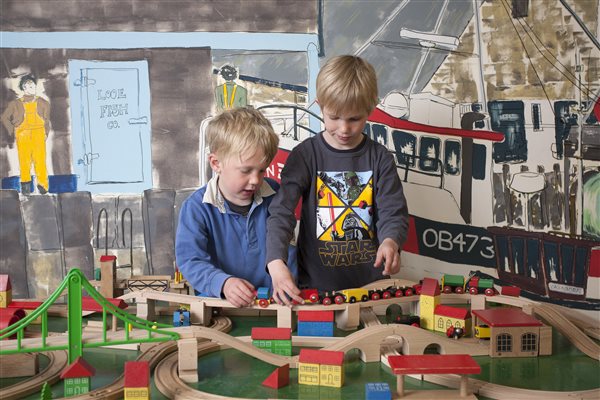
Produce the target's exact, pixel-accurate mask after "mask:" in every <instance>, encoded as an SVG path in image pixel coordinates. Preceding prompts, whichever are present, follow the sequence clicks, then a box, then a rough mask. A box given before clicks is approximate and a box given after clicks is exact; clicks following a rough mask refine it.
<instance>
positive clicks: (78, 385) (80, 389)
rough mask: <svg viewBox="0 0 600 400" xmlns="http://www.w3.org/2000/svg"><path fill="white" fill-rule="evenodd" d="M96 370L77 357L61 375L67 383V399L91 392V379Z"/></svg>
mask: <svg viewBox="0 0 600 400" xmlns="http://www.w3.org/2000/svg"><path fill="white" fill-rule="evenodd" d="M95 373H96V370H95V369H94V367H92V366H91V365H90V364H88V363H87V361H85V360H84V359H83V357H77V358H76V359H75V361H73V363H72V364H71V365H69V366H68V367H67V368H65V370H64V371H63V372H62V373H61V374H60V377H61V379H64V382H65V397H72V396H77V395H80V394H84V393H87V392H89V391H90V377H92V376H94V374H95Z"/></svg>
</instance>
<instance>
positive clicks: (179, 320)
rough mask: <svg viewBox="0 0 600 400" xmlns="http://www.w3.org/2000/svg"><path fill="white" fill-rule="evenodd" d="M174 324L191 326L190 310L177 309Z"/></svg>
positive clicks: (174, 314)
mask: <svg viewBox="0 0 600 400" xmlns="http://www.w3.org/2000/svg"><path fill="white" fill-rule="evenodd" d="M173 326H175V327H177V326H190V312H189V311H187V310H177V311H175V312H174V313H173Z"/></svg>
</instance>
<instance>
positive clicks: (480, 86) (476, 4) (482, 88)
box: [473, 0, 487, 113]
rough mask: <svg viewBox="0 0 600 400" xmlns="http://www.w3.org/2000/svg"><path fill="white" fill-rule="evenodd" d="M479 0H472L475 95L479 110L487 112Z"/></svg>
mask: <svg viewBox="0 0 600 400" xmlns="http://www.w3.org/2000/svg"><path fill="white" fill-rule="evenodd" d="M479 3H480V1H479V0H473V18H474V19H475V40H474V45H475V54H477V59H478V62H479V71H478V72H479V84H478V85H477V97H478V98H479V101H480V102H481V112H483V113H487V99H486V97H485V86H484V85H485V80H484V79H483V57H482V54H481V52H482V50H481V49H482V48H483V46H482V42H481V26H480V23H481V22H480V19H479Z"/></svg>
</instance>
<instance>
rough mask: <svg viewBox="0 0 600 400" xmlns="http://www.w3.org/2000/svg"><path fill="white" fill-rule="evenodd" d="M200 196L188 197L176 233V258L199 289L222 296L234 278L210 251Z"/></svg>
mask: <svg viewBox="0 0 600 400" xmlns="http://www.w3.org/2000/svg"><path fill="white" fill-rule="evenodd" d="M198 202H199V200H198V198H195V197H190V198H188V199H187V200H186V201H185V202H184V203H183V206H182V208H181V211H180V214H179V224H178V225H177V233H176V236H175V257H176V260H177V265H178V266H179V270H180V271H181V274H182V275H183V276H184V277H185V279H187V281H188V282H189V283H190V284H191V285H192V287H193V288H194V289H195V290H196V292H200V294H202V295H203V296H210V297H219V298H220V297H221V292H222V289H223V284H224V283H225V281H226V280H227V279H228V278H229V277H231V275H229V274H227V273H225V272H224V271H223V270H221V269H220V268H218V267H217V266H215V262H214V257H213V255H211V254H210V252H209V251H208V241H209V235H210V232H209V229H208V225H207V223H206V220H207V218H206V216H205V215H203V212H202V209H201V204H199V203H198Z"/></svg>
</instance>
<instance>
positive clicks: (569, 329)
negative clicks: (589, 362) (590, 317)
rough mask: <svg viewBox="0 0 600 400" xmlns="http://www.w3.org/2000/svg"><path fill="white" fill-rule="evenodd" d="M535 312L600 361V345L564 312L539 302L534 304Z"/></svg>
mask: <svg viewBox="0 0 600 400" xmlns="http://www.w3.org/2000/svg"><path fill="white" fill-rule="evenodd" d="M532 310H533V312H534V313H535V314H537V315H538V316H540V317H541V318H543V319H544V320H545V321H546V322H547V323H548V324H549V325H551V326H553V327H555V328H556V329H558V331H559V332H560V333H562V334H563V335H564V336H565V337H566V338H567V339H569V341H571V343H573V345H574V346H575V347H577V348H578V349H579V350H580V351H581V352H583V353H584V354H586V355H588V356H589V357H591V358H593V359H595V360H599V361H600V346H598V344H596V342H594V341H593V340H592V339H591V338H590V337H589V336H588V335H586V334H585V333H584V332H583V331H582V330H581V329H579V328H578V327H577V325H575V324H574V323H572V322H571V321H570V320H569V319H568V318H567V317H566V316H565V315H564V314H563V313H562V312H560V311H559V310H558V309H556V308H555V307H553V306H551V305H549V304H542V303H538V304H535V305H533V306H532Z"/></svg>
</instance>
